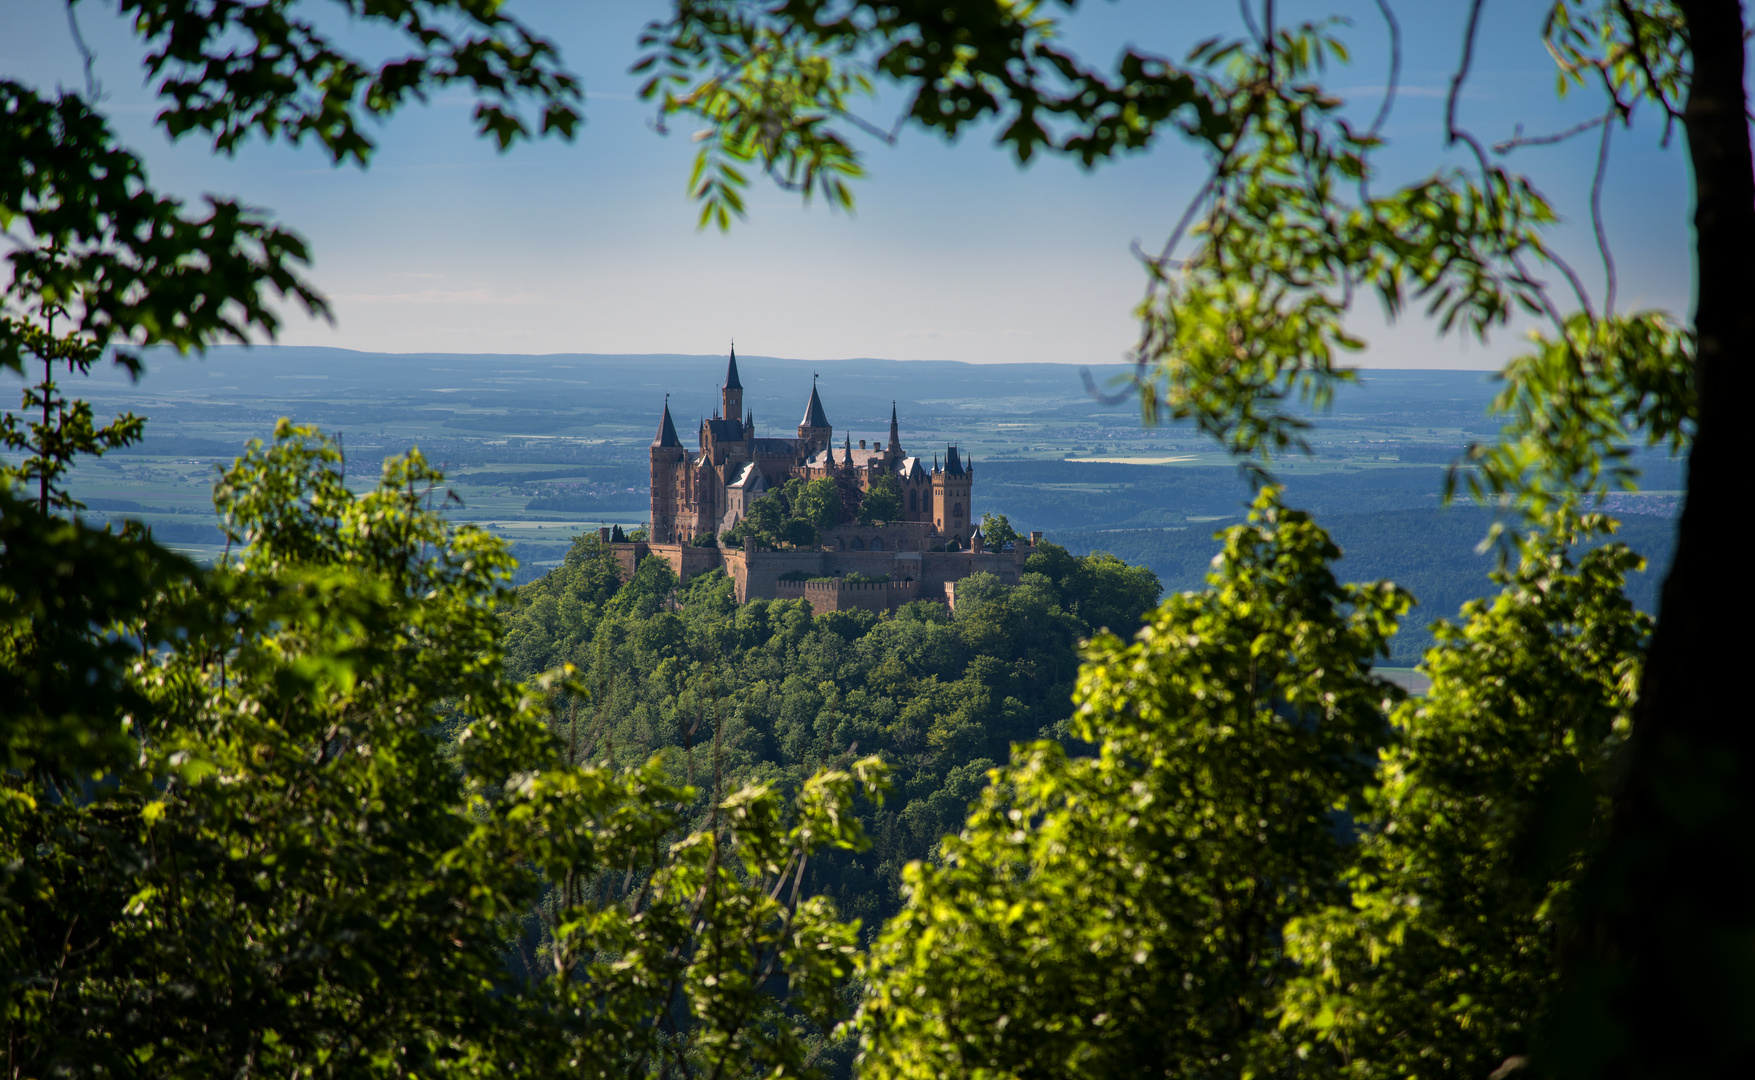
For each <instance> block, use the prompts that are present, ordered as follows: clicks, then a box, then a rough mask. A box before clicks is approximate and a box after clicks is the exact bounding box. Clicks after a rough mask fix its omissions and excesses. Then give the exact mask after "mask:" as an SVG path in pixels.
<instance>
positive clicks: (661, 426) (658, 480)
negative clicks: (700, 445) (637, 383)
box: [651, 394, 688, 544]
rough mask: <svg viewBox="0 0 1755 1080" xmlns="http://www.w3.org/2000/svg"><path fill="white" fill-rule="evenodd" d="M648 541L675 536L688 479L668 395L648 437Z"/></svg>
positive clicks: (685, 457) (664, 540) (670, 539)
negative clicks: (650, 524) (650, 476)
mask: <svg viewBox="0 0 1755 1080" xmlns="http://www.w3.org/2000/svg"><path fill="white" fill-rule="evenodd" d="M651 457H652V540H653V542H654V543H659V544H668V543H672V542H674V541H675V539H676V526H677V512H678V510H679V508H680V500H681V498H682V495H683V487H684V486H685V485H686V484H687V482H688V478H687V476H686V475H685V472H686V466H687V461H688V451H686V450H684V449H683V444H682V440H681V439H679V438H677V437H676V425H675V424H674V423H672V422H671V419H670V396H669V395H668V394H667V395H665V398H664V416H663V417H662V418H661V419H660V420H659V421H658V434H657V435H656V436H654V437H653V439H652V450H651Z"/></svg>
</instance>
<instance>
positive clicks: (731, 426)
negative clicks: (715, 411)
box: [701, 417, 743, 442]
mask: <svg viewBox="0 0 1755 1080" xmlns="http://www.w3.org/2000/svg"><path fill="white" fill-rule="evenodd" d="M701 422H702V423H703V424H705V425H706V426H707V430H708V431H710V432H712V433H713V438H714V439H715V440H716V441H718V442H742V441H743V421H742V420H722V419H720V418H719V417H714V418H713V419H711V420H703V421H701Z"/></svg>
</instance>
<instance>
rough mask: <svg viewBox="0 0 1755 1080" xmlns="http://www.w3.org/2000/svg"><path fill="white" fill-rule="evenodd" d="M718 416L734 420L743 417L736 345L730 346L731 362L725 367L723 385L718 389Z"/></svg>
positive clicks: (741, 387) (741, 385)
mask: <svg viewBox="0 0 1755 1080" xmlns="http://www.w3.org/2000/svg"><path fill="white" fill-rule="evenodd" d="M719 406H720V415H721V416H723V417H725V419H727V420H736V419H737V418H738V417H740V416H742V415H743V380H741V379H739V378H738V377H737V345H736V344H735V343H733V344H732V346H731V360H730V361H729V362H728V363H727V364H726V365H725V385H724V386H722V387H720V388H719Z"/></svg>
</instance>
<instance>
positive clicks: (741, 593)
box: [608, 529, 1035, 614]
mask: <svg viewBox="0 0 1755 1080" xmlns="http://www.w3.org/2000/svg"><path fill="white" fill-rule="evenodd" d="M872 532H873V530H869V529H868V530H864V531H863V532H862V535H865V536H867V537H869V536H870V535H871V534H872ZM608 546H609V549H610V551H611V552H612V553H613V554H614V556H615V560H616V565H617V568H618V569H619V570H620V571H621V575H622V580H623V581H626V580H627V579H628V578H630V577H632V576H633V573H634V570H635V568H636V567H637V566H638V565H639V562H640V560H641V559H644V558H645V557H646V556H648V555H657V556H658V557H660V558H662V559H663V560H664V561H665V562H667V563H669V564H670V568H671V569H672V570H673V571H675V572H676V576H677V577H678V578H679V579H680V580H682V581H685V582H686V581H688V580H689V579H691V578H693V577H695V576H696V575H698V574H704V573H706V572H707V571H709V570H712V569H715V568H717V567H720V566H723V567H724V568H725V572H726V574H727V575H728V576H729V577H730V578H731V581H732V585H733V587H734V589H735V590H736V595H737V601H738V603H740V604H741V603H746V602H748V601H750V600H754V599H756V598H758V597H761V598H766V599H769V600H778V599H798V598H802V599H809V600H811V602H812V603H811V606H812V608H813V609H814V610H816V611H817V612H818V613H819V614H821V613H824V612H826V611H840V610H844V609H845V608H847V607H861V608H865V609H867V610H872V611H879V610H886V609H890V610H893V609H894V608H896V607H899V606H900V605H902V604H905V603H909V602H910V601H913V600H939V601H944V602H953V603H954V601H953V600H952V595H953V590H952V589H948V588H946V586H947V585H952V586H954V583H955V582H958V581H961V580H962V579H964V578H966V577H968V576H969V575H971V574H979V573H988V574H992V575H994V576H995V577H997V578H999V579H1000V580H1001V581H1003V582H1005V583H1006V584H1007V585H1016V584H1018V582H1019V581H1021V580H1022V579H1023V572H1024V560H1026V559H1028V558H1029V557H1030V554H1031V552H1032V551H1034V550H1035V549H1034V548H1033V547H1031V546H1029V545H1026V544H1019V545H1018V548H1017V550H1016V551H980V552H976V551H891V550H879V551H873V550H870V549H869V548H867V549H866V550H864V551H857V550H844V551H833V550H822V549H815V550H811V549H806V550H801V551H748V550H744V549H740V548H717V547H694V546H693V545H690V544H648V543H643V542H642V543H626V544H610V545H608ZM788 574H804V575H806V576H808V577H814V578H827V577H833V578H840V577H844V576H846V575H848V574H864V575H867V576H869V577H881V576H883V575H885V574H888V575H889V576H890V579H891V583H893V584H895V585H896V586H897V587H896V589H894V590H890V589H888V587H887V586H882V585H880V586H856V585H849V584H847V583H846V582H840V583H839V584H838V587H837V592H836V598H835V599H833V600H831V599H830V598H829V597H827V596H826V595H825V596H823V597H822V600H823V603H824V605H826V606H821V607H819V606H818V604H817V597H816V595H815V594H813V593H810V591H809V590H807V589H805V588H804V586H807V585H822V586H824V587H827V586H828V585H829V584H830V583H827V582H809V581H791V582H788V581H781V580H780V579H781V578H782V577H785V576H787V575H788ZM840 590H853V591H855V592H856V593H857V594H858V595H857V596H850V598H849V599H847V600H846V601H845V602H843V600H841V599H840V595H841V593H840ZM860 590H876V591H875V592H873V593H872V594H871V595H867V594H866V592H863V591H860ZM879 593H881V596H882V599H881V602H880V601H879V600H878V599H877V596H878V594H879ZM873 603H877V604H878V605H879V606H876V607H871V606H869V605H871V604H873Z"/></svg>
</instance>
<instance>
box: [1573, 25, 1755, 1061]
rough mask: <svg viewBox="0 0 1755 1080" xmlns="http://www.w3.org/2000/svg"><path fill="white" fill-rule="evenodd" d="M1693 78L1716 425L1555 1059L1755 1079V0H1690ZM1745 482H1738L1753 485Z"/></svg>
mask: <svg viewBox="0 0 1755 1080" xmlns="http://www.w3.org/2000/svg"><path fill="white" fill-rule="evenodd" d="M1677 6H1678V7H1679V8H1680V9H1681V11H1682V13H1683V16H1684V18H1685V19H1686V21H1687V25H1688V38H1689V48H1690V54H1691V57H1692V67H1693V71H1692V78H1691V81H1690V84H1689V90H1688V100H1687V104H1686V106H1685V108H1684V111H1683V126H1684V129H1685V130H1686V133H1687V139H1688V155H1689V163H1690V165H1691V167H1692V172H1693V181H1694V250H1695V283H1696V290H1697V291H1696V300H1695V303H1696V307H1695V311H1694V330H1695V334H1696V341H1697V348H1698V355H1697V360H1696V370H1695V374H1696V379H1697V383H1696V385H1697V387H1698V389H1699V395H1700V411H1699V417H1700V420H1699V427H1698V429H1697V433H1696V435H1695V439H1694V444H1693V447H1692V450H1691V451H1690V453H1689V456H1688V481H1687V483H1688V491H1687V497H1686V500H1685V502H1684V504H1683V509H1682V517H1681V520H1680V522H1679V523H1678V526H1677V535H1676V546H1675V554H1674V559H1673V561H1672V563H1671V567H1670V571H1669V576H1668V577H1667V578H1665V580H1664V586H1663V594H1662V597H1661V600H1660V606H1659V609H1658V626H1657V632H1656V635H1655V637H1654V639H1653V641H1652V647H1651V653H1650V657H1649V660H1648V663H1647V666H1646V670H1645V676H1644V682H1643V685H1642V686H1641V688H1640V700H1639V705H1638V708H1637V710H1636V712H1635V716H1634V731H1633V741H1632V745H1631V747H1630V748H1629V750H1630V753H1629V754H1628V758H1627V773H1626V776H1625V778H1624V780H1623V784H1622V787H1621V788H1620V790H1619V792H1618V795H1617V798H1616V802H1615V807H1614V816H1613V823H1612V826H1611V832H1610V837H1609V843H1608V848H1607V850H1606V852H1605V853H1604V855H1603V857H1602V858H1601V859H1600V860H1599V861H1598V864H1597V865H1596V866H1595V867H1594V869H1593V872H1592V874H1591V876H1590V879H1589V882H1588V885H1587V888H1586V890H1585V891H1584V894H1583V896H1582V904H1583V911H1582V914H1583V916H1584V920H1583V928H1584V931H1585V933H1584V936H1583V938H1582V940H1581V941H1580V942H1579V943H1578V944H1579V946H1580V947H1579V948H1578V950H1577V952H1576V954H1575V957H1574V960H1573V963H1572V964H1571V967H1570V971H1569V977H1568V983H1569V987H1568V993H1567V995H1566V997H1565V999H1564V1001H1563V1004H1562V1006H1561V1009H1560V1012H1559V1016H1558V1023H1557V1025H1556V1029H1555V1035H1556V1041H1555V1044H1554V1045H1553V1047H1552V1051H1553V1056H1552V1057H1551V1058H1550V1063H1551V1064H1552V1066H1553V1068H1552V1070H1551V1071H1553V1072H1554V1073H1556V1074H1559V1075H1573V1076H1599V1077H1601V1076H1609V1077H1617V1078H1619V1077H1627V1078H1633V1077H1654V1076H1666V1077H1667V1076H1675V1077H1689V1078H1705V1077H1732V1076H1734V1077H1739V1078H1747V1077H1755V708H1752V707H1751V705H1750V704H1749V688H1748V687H1747V686H1746V685H1744V684H1745V682H1746V680H1745V679H1744V677H1743V672H1742V665H1743V664H1747V663H1749V662H1750V657H1749V655H1748V654H1749V651H1750V650H1749V645H1750V643H1751V641H1752V640H1755V635H1751V634H1749V633H1748V631H1747V630H1744V629H1740V628H1741V627H1742V626H1744V625H1745V624H1744V623H1743V622H1742V620H1744V619H1747V618H1749V617H1751V614H1755V613H1752V612H1751V608H1750V602H1749V592H1750V590H1749V587H1748V582H1749V580H1750V576H1751V575H1750V570H1749V567H1748V562H1747V560H1748V559H1749V554H1750V553H1749V552H1748V551H1747V550H1746V549H1747V547H1748V545H1747V544H1746V543H1745V542H1744V541H1743V539H1742V538H1743V537H1744V536H1745V535H1747V533H1746V532H1745V530H1746V528H1747V526H1746V525H1740V524H1739V522H1740V521H1743V520H1744V519H1742V516H1741V515H1742V513H1744V512H1747V510H1746V509H1745V510H1743V511H1739V510H1737V509H1736V508H1737V507H1738V506H1746V504H1745V500H1744V499H1743V498H1741V497H1740V495H1741V492H1740V488H1741V486H1742V484H1743V477H1744V474H1745V473H1746V469H1744V468H1743V467H1742V464H1743V463H1742V462H1741V461H1739V459H1738V454H1739V453H1740V452H1741V450H1740V448H1739V447H1737V446H1736V445H1734V441H1733V440H1734V439H1735V438H1736V436H1735V435H1734V434H1733V432H1732V430H1731V428H1732V425H1733V423H1734V422H1735V421H1736V420H1737V418H1738V414H1739V413H1740V412H1741V411H1742V410H1743V409H1746V408H1748V407H1749V405H1750V403H1751V400H1752V399H1751V393H1750V381H1751V380H1750V372H1751V363H1750V360H1751V355H1750V354H1751V352H1752V351H1755V162H1752V161H1751V155H1750V143H1749V125H1748V121H1747V119H1746V101H1745V93H1744V83H1743V79H1744V37H1743V34H1744V28H1743V18H1742V11H1741V7H1740V5H1739V4H1738V2H1737V0H1677ZM1734 496H1736V497H1734Z"/></svg>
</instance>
